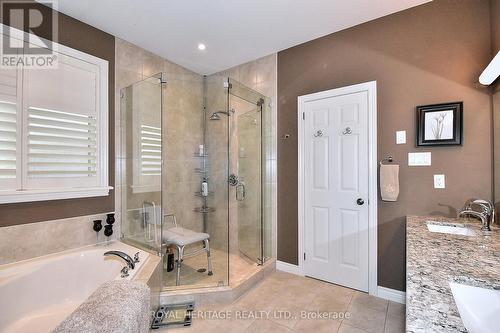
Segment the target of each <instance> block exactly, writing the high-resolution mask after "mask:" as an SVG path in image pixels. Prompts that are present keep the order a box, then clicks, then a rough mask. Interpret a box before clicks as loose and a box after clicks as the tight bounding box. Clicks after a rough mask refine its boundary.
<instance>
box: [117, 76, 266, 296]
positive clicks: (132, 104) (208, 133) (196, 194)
mask: <svg viewBox="0 0 500 333" xmlns="http://www.w3.org/2000/svg"><path fill="white" fill-rule="evenodd" d="M121 117H122V121H121V125H122V126H121V150H120V156H119V158H118V161H117V162H118V163H119V165H120V168H119V169H120V173H121V175H120V179H121V182H120V184H119V188H118V189H117V191H119V192H120V195H121V206H122V207H121V211H120V213H121V221H122V224H121V232H122V239H123V241H124V242H128V243H130V244H132V245H134V246H136V247H139V248H141V249H144V250H148V251H150V252H152V253H155V254H159V255H160V256H161V257H162V264H161V269H160V270H159V271H160V272H159V275H158V276H157V277H156V279H155V281H158V283H157V285H155V286H151V287H152V288H153V289H154V292H153V294H154V297H153V298H154V299H153V300H152V301H153V304H157V303H158V301H159V293H160V291H161V290H169V291H172V290H179V289H192V288H200V287H217V286H228V285H232V284H233V283H238V282H239V281H241V280H243V279H244V278H246V277H248V276H251V274H253V273H254V272H256V271H257V270H260V267H261V265H262V264H263V263H264V262H265V261H266V259H267V258H270V257H271V220H270V216H271V214H270V212H269V211H270V205H269V204H268V202H269V200H270V182H268V181H267V177H266V175H267V174H270V169H269V168H270V165H267V164H266V158H265V157H266V156H267V155H266V154H268V153H269V150H270V148H271V147H270V123H271V116H270V99H269V98H268V97H266V96H264V95H262V94H260V93H259V92H257V91H254V90H252V89H250V88H248V87H246V86H245V85H243V84H241V83H239V82H237V81H235V80H233V79H231V78H227V77H223V76H217V75H212V76H208V77H206V76H205V77H204V76H200V75H197V74H194V73H189V74H188V73H184V74H182V75H179V74H175V73H172V74H169V73H167V74H161V73H160V74H157V75H154V76H152V77H150V78H147V79H145V80H142V81H140V82H137V83H134V84H132V85H131V86H129V87H126V88H124V89H123V90H122V91H121ZM173 234H174V235H177V236H178V235H179V234H181V236H182V237H184V236H185V237H184V238H183V244H182V247H183V253H184V254H185V256H183V257H182V258H181V259H180V260H179V252H180V251H179V244H177V243H176V242H177V241H178V238H176V237H174V238H172V235H173ZM188 236H189V237H188ZM176 239H177V240H176ZM203 239H208V241H209V249H210V251H209V252H207V251H204V250H206V245H207V243H206V242H204V241H200V240H203ZM191 240H194V241H192V242H191ZM208 255H210V259H211V266H212V267H211V268H212V269H211V270H210V269H209V267H208Z"/></svg>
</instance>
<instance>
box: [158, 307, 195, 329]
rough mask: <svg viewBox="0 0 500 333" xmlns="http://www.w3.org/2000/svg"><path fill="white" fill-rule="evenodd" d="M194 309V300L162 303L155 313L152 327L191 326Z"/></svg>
mask: <svg viewBox="0 0 500 333" xmlns="http://www.w3.org/2000/svg"><path fill="white" fill-rule="evenodd" d="M193 311H194V302H188V303H179V304H169V305H161V306H160V307H159V308H158V310H157V311H156V313H155V317H154V319H153V323H152V324H151V328H152V329H158V328H165V327H175V326H184V327H188V326H191V324H192V322H193Z"/></svg>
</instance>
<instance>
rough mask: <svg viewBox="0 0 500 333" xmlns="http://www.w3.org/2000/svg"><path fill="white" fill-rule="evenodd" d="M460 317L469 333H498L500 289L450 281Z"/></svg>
mask: <svg viewBox="0 0 500 333" xmlns="http://www.w3.org/2000/svg"><path fill="white" fill-rule="evenodd" d="M450 287H451V291H452V293H453V298H455V303H456V304H457V307H458V311H459V312H460V317H461V318H462V321H463V323H464V326H465V328H467V331H468V332H469V333H498V332H499V327H500V291H499V290H494V289H486V288H479V287H472V286H467V285H464V284H460V283H455V282H450Z"/></svg>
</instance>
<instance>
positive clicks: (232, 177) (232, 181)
mask: <svg viewBox="0 0 500 333" xmlns="http://www.w3.org/2000/svg"><path fill="white" fill-rule="evenodd" d="M227 182H228V183H229V185H231V186H236V185H238V184H239V183H240V180H239V178H238V176H236V175H235V174H232V175H230V176H229V179H228V180H227Z"/></svg>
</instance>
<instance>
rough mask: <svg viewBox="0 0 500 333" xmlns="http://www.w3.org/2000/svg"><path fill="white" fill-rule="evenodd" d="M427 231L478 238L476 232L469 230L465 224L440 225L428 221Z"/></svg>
mask: <svg viewBox="0 0 500 333" xmlns="http://www.w3.org/2000/svg"><path fill="white" fill-rule="evenodd" d="M427 230H429V231H430V232H439V233H442V234H452V235H461V236H476V233H475V232H474V230H472V229H469V228H467V227H466V226H464V225H463V224H453V223H439V222H434V221H427Z"/></svg>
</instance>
